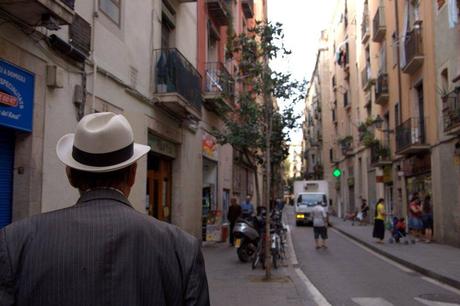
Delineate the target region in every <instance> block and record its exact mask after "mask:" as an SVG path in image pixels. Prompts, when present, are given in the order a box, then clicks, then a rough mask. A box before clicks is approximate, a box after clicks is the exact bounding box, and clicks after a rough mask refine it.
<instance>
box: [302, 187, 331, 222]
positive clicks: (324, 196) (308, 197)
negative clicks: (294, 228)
mask: <svg viewBox="0 0 460 306" xmlns="http://www.w3.org/2000/svg"><path fill="white" fill-rule="evenodd" d="M294 187H295V188H294V192H295V199H294V208H295V221H296V225H300V224H311V223H312V222H313V219H312V215H311V212H312V209H313V207H314V206H315V205H318V204H320V205H322V206H324V207H327V206H328V201H329V199H328V196H329V192H328V184H327V182H326V181H296V182H294Z"/></svg>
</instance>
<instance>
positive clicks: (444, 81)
mask: <svg viewBox="0 0 460 306" xmlns="http://www.w3.org/2000/svg"><path fill="white" fill-rule="evenodd" d="M441 86H442V87H441V88H440V91H441V94H442V95H444V94H447V91H448V90H449V72H448V70H447V68H444V69H443V70H442V72H441Z"/></svg>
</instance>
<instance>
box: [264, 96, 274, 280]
mask: <svg viewBox="0 0 460 306" xmlns="http://www.w3.org/2000/svg"><path fill="white" fill-rule="evenodd" d="M264 103H265V108H266V110H265V112H266V124H267V134H266V136H265V137H266V138H265V176H266V178H267V186H266V190H265V199H266V203H265V205H266V208H267V215H266V222H265V239H266V240H265V279H266V280H270V279H271V272H272V271H271V270H272V258H271V254H270V247H271V243H270V242H271V239H270V238H271V237H270V190H271V181H272V180H271V137H272V106H273V105H272V103H273V102H272V99H271V98H270V96H269V95H267V93H265V94H264Z"/></svg>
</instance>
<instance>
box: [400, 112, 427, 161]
mask: <svg viewBox="0 0 460 306" xmlns="http://www.w3.org/2000/svg"><path fill="white" fill-rule="evenodd" d="M429 149H430V145H429V144H427V143H426V129H425V118H422V119H420V118H410V119H408V120H406V121H405V122H404V123H402V124H401V125H399V126H397V127H396V152H397V153H398V154H402V155H408V154H415V153H420V152H425V151H428V150H429Z"/></svg>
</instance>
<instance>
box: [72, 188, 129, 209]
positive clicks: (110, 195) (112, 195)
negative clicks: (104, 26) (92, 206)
mask: <svg viewBox="0 0 460 306" xmlns="http://www.w3.org/2000/svg"><path fill="white" fill-rule="evenodd" d="M102 199H104V200H115V201H117V202H120V203H123V204H125V205H127V206H129V207H132V205H131V203H130V202H129V200H128V199H127V198H126V197H125V196H124V195H123V194H122V193H121V192H119V191H117V190H114V189H109V188H97V189H93V190H88V191H85V192H83V193H82V194H81V195H80V198H79V199H78V201H77V204H76V205H79V204H83V203H85V202H90V201H95V200H102Z"/></svg>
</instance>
